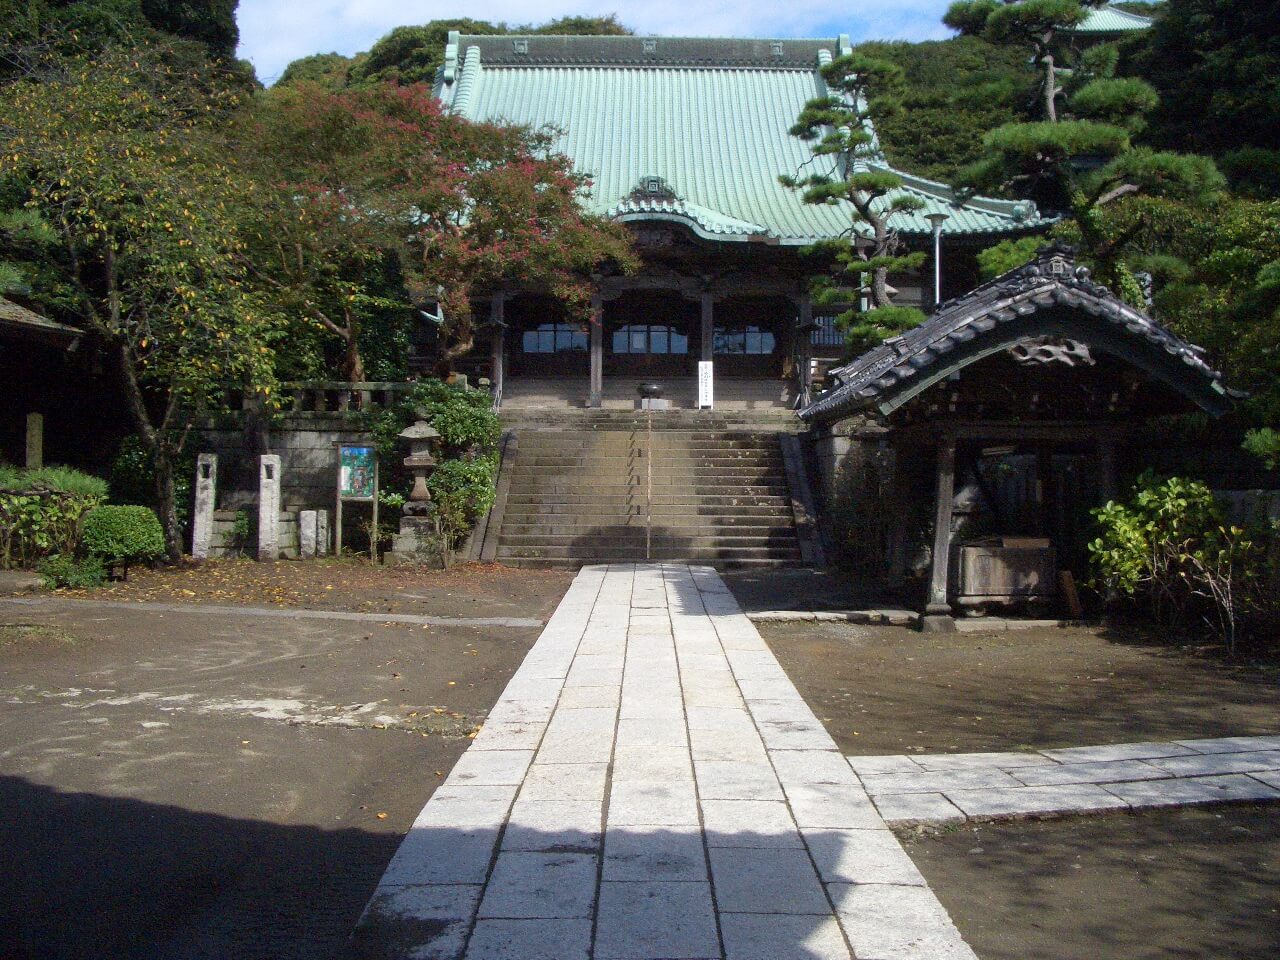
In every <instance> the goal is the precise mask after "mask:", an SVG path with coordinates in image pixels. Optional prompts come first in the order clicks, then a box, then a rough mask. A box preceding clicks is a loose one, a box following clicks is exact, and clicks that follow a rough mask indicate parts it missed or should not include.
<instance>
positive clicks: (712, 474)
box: [492, 411, 803, 567]
mask: <svg viewBox="0 0 1280 960" xmlns="http://www.w3.org/2000/svg"><path fill="white" fill-rule="evenodd" d="M585 413H587V412H579V413H578V414H577V415H576V416H575V417H572V418H568V419H567V422H556V421H555V418H550V421H551V422H548V419H549V418H548V416H547V415H545V414H544V415H543V416H542V417H541V418H540V420H541V422H538V421H535V422H533V423H529V422H527V421H526V422H524V423H522V424H521V425H520V426H519V427H518V428H517V429H515V430H514V433H513V440H512V441H511V442H509V445H508V456H507V460H506V462H505V463H504V467H503V473H504V476H503V477H502V478H501V480H500V482H499V507H498V508H496V510H495V513H498V512H500V518H499V517H498V516H495V517H494V519H495V521H497V527H496V530H495V532H494V533H493V534H492V537H493V543H494V547H493V549H492V553H493V556H492V559H496V560H498V561H499V562H501V563H507V564H513V565H521V566H575V565H577V564H580V563H598V562H605V561H619V562H622V561H644V560H685V561H696V562H701V563H708V564H712V565H716V566H721V567H745V566H767V565H798V564H800V563H801V562H803V557H802V550H801V543H800V539H799V538H798V536H797V530H796V509H797V508H796V505H795V504H794V503H793V498H792V490H791V485H790V483H789V482H788V469H787V464H786V461H785V458H784V453H783V444H784V442H785V440H784V438H785V437H788V436H789V434H788V432H787V430H788V429H790V428H791V427H792V425H793V424H794V422H795V420H794V417H791V418H790V420H786V419H782V418H778V419H777V420H776V421H773V420H771V421H765V422H763V423H762V422H761V418H759V417H758V416H757V417H756V418H755V419H754V420H753V419H752V418H751V417H733V416H723V415H719V416H712V415H709V414H706V413H703V414H701V415H691V416H689V417H681V416H679V415H672V414H671V413H664V414H655V415H654V422H655V426H654V428H652V429H650V426H649V423H648V421H647V418H646V416H645V415H644V414H639V413H636V414H623V413H621V412H609V413H606V414H600V413H599V412H598V411H596V412H592V413H595V414H596V415H595V416H592V415H584V414H585ZM658 424H661V426H658Z"/></svg>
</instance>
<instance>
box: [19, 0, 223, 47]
mask: <svg viewBox="0 0 1280 960" xmlns="http://www.w3.org/2000/svg"><path fill="white" fill-rule="evenodd" d="M239 3H240V0H16V2H15V0H3V2H0V23H3V24H4V29H5V30H6V32H7V33H8V35H9V37H10V38H11V39H14V38H17V39H27V40H31V39H37V38H40V37H46V36H60V37H63V38H67V37H71V36H74V38H75V40H76V42H77V43H78V44H79V45H80V46H81V47H82V48H96V47H100V46H103V45H105V44H107V43H118V42H121V41H128V40H142V39H146V34H148V33H161V34H164V35H166V36H167V37H168V38H170V39H180V40H190V41H194V42H197V43H199V44H201V45H202V46H203V47H204V49H205V50H206V52H207V53H208V55H209V56H210V57H213V58H214V59H218V60H228V61H229V60H233V59H234V58H235V55H236V45H237V44H238V43H239V42H240V31H239V28H238V27H237V26H236V8H237V7H238V6H239Z"/></svg>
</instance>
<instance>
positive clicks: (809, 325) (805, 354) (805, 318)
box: [795, 294, 813, 406]
mask: <svg viewBox="0 0 1280 960" xmlns="http://www.w3.org/2000/svg"><path fill="white" fill-rule="evenodd" d="M795 350H796V364H797V365H798V366H799V368H800V369H799V370H798V371H797V372H798V373H799V377H797V380H798V383H797V386H798V387H799V388H800V403H801V406H807V405H808V403H809V398H810V396H811V395H812V393H813V363H812V361H811V360H810V357H811V355H812V354H813V301H812V300H810V299H809V295H808V294H805V295H804V296H802V297H801V298H800V318H799V323H798V324H797V326H796V347H795Z"/></svg>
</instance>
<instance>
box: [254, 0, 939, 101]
mask: <svg viewBox="0 0 1280 960" xmlns="http://www.w3.org/2000/svg"><path fill="white" fill-rule="evenodd" d="M946 8H947V0H896V2H893V0H891V2H885V0H846V2H845V3H843V4H832V3H831V2H830V0H788V2H787V3H785V4H783V3H779V2H778V0H651V2H647V3H645V4H643V5H637V6H636V7H634V8H632V9H627V8H626V7H624V6H622V5H620V4H617V3H614V4H610V3H609V0H602V2H601V3H599V4H594V5H592V6H588V5H586V4H584V3H583V2H582V0H534V2H519V0H473V2H471V3H468V4H466V5H461V6H460V5H456V4H448V3H441V2H396V0H345V2H342V0H318V2H310V3H306V2H303V3H299V2H297V0H240V9H239V14H238V16H237V20H238V22H239V25H240V56H242V57H244V58H246V59H248V60H251V61H252V62H253V65H254V66H255V67H256V68H257V71H258V76H259V77H260V78H262V79H263V80H264V81H266V82H270V81H272V80H274V79H275V78H276V77H277V76H279V74H280V71H281V70H283V69H284V68H285V66H286V65H287V64H288V63H289V62H290V61H291V60H296V59H297V58H298V57H305V56H307V55H308V54H312V53H328V52H330V51H336V52H338V53H342V54H348V55H350V54H353V53H357V52H359V51H361V50H367V49H369V47H370V46H371V45H372V44H373V42H374V41H375V40H377V39H378V38H379V37H381V36H382V35H383V34H385V33H386V32H387V31H389V30H391V29H392V28H393V27H397V26H401V25H404V24H414V23H425V22H427V21H428V20H440V19H445V18H456V17H460V16H466V17H470V18H472V19H475V20H490V21H494V22H497V21H505V22H507V23H512V24H519V23H535V24H537V23H544V22H546V21H547V20H552V19H554V18H556V17H561V16H570V15H581V14H588V13H589V14H594V13H610V12H613V13H617V15H618V18H619V19H620V20H621V21H622V22H623V23H625V24H626V25H627V26H629V27H631V28H632V29H633V30H636V31H637V32H639V33H653V34H659V35H666V36H729V37H733V36H737V37H752V36H760V37H769V36H777V37H805V36H822V37H826V36H835V35H836V34H838V33H848V34H850V35H851V36H852V37H853V39H854V40H855V41H856V40H866V39H884V40H890V39H904V40H928V39H936V38H939V37H943V36H946V35H947V30H946V28H945V27H943V26H942V22H941V21H942V14H943V12H944V11H945V10H946Z"/></svg>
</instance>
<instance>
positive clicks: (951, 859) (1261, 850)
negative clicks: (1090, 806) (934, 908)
mask: <svg viewBox="0 0 1280 960" xmlns="http://www.w3.org/2000/svg"><path fill="white" fill-rule="evenodd" d="M908 851H909V852H910V853H911V855H912V858H913V859H914V860H915V861H916V863H917V864H918V865H919V867H920V869H921V870H922V871H923V872H924V874H925V876H926V877H927V878H928V879H929V882H930V884H931V885H932V886H933V888H934V890H935V892H936V893H937V894H938V896H939V897H940V898H941V899H942V901H943V903H944V905H945V906H946V907H947V908H948V909H949V910H950V911H951V915H952V918H953V919H954V920H955V922H956V924H957V925H958V926H959V927H960V930H961V932H962V933H963V934H964V935H965V938H966V939H967V940H968V941H969V944H970V946H972V947H973V948H974V950H975V951H976V952H977V953H978V955H979V956H980V957H982V960H1025V958H1027V957H1043V958H1052V960H1146V958H1162V960H1173V958H1178V960H1183V958H1185V960H1200V958H1206V957H1212V958H1215V960H1223V958H1240V960H1244V958H1249V960H1255V958H1262V957H1275V956H1277V955H1280V819H1278V818H1277V817H1276V810H1275V808H1274V807H1254V806H1242V807H1219V808H1204V809H1187V810H1169V811H1160V812H1150V813H1143V814H1138V815H1117V816H1104V817H1072V818H1066V819H1057V820H1047V821H1018V822H1012V823H992V824H983V825H980V826H967V827H964V828H961V829H960V830H957V831H951V832H947V833H943V834H938V835H934V836H930V837H926V838H923V839H919V840H918V841H915V842H912V843H910V845H909V846H908Z"/></svg>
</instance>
